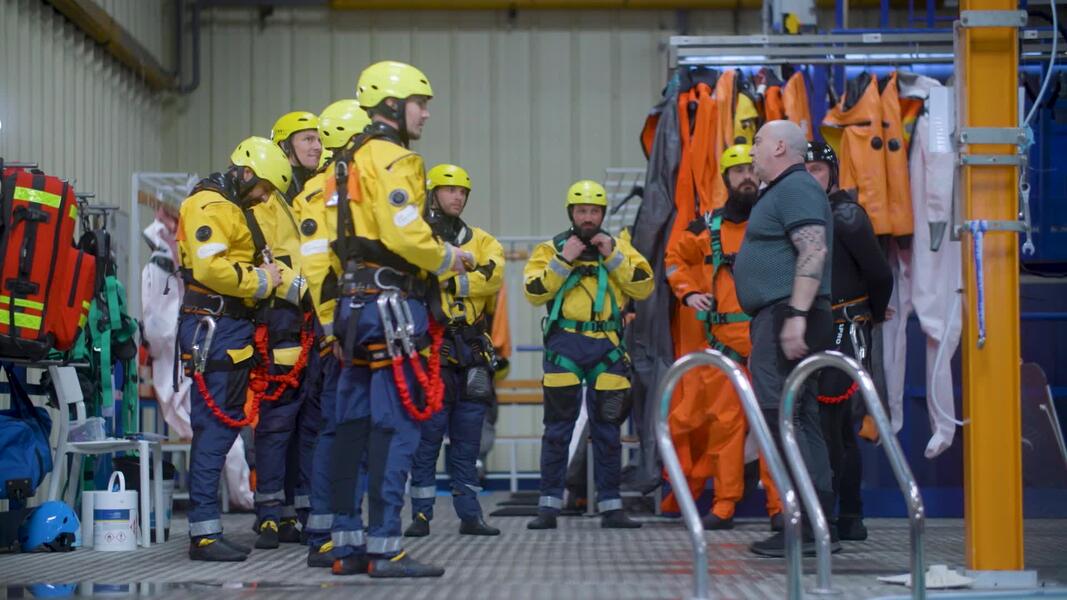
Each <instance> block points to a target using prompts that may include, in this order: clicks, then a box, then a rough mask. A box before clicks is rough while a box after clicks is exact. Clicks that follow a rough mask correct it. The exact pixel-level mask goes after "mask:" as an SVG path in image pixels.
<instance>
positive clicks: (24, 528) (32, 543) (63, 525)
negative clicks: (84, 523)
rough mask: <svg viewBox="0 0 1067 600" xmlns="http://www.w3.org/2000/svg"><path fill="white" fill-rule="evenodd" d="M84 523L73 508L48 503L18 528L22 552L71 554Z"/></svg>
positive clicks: (61, 504)
mask: <svg viewBox="0 0 1067 600" xmlns="http://www.w3.org/2000/svg"><path fill="white" fill-rule="evenodd" d="M80 529H81V523H80V522H79V521H78V515H76V514H74V509H72V508H71V507H69V506H67V505H66V504H65V503H63V502H60V501H58V500H52V501H49V502H45V503H44V504H42V505H40V506H38V507H37V508H35V509H34V510H33V512H32V513H30V516H29V517H27V518H26V520H25V521H23V522H22V525H21V526H20V527H19V545H20V546H21V547H22V551H23V552H49V551H51V552H69V551H70V550H73V549H74V545H75V544H76V543H77V542H78V541H80V540H79V539H78V537H79V535H80V533H79V530H80Z"/></svg>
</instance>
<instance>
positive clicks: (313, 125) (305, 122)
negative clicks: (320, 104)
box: [270, 110, 319, 146]
mask: <svg viewBox="0 0 1067 600" xmlns="http://www.w3.org/2000/svg"><path fill="white" fill-rule="evenodd" d="M318 128H319V118H318V117H316V116H315V113H309V112H307V111H304V110H297V111H293V112H290V113H285V114H284V115H282V116H280V117H278V120H277V121H275V122H274V127H271V128H270V141H272V142H274V143H275V144H278V145H279V146H281V144H282V142H284V141H286V140H288V139H289V136H291V135H293V134H294V133H296V132H298V131H304V130H305V129H318Z"/></svg>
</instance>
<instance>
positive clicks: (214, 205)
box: [177, 137, 293, 561]
mask: <svg viewBox="0 0 1067 600" xmlns="http://www.w3.org/2000/svg"><path fill="white" fill-rule="evenodd" d="M230 162H231V166H230V167H229V169H227V170H226V171H225V172H222V173H215V174H213V175H211V176H210V177H208V178H206V179H204V180H202V181H201V182H200V183H199V184H197V186H196V187H195V188H193V193H192V195H190V196H189V197H188V198H186V200H185V201H184V202H183V203H182V206H181V211H180V218H179V223H178V235H177V238H178V254H179V258H180V261H181V274H182V279H183V280H184V281H185V284H186V285H185V295H184V297H183V298H182V308H181V318H180V321H179V339H180V344H181V350H182V358H183V360H190V359H192V358H199V360H197V361H195V363H194V364H191V367H192V369H193V370H194V371H197V372H199V373H200V374H202V376H203V379H202V380H201V381H198V385H194V386H193V391H192V398H191V408H192V412H191V416H192V425H193V445H192V452H191V455H190V469H189V472H190V476H191V480H190V483H189V501H190V505H191V506H190V509H189V536H190V537H191V538H192V542H191V544H190V547H189V558H191V559H192V560H205V561H243V560H244V559H245V558H246V557H247V556H248V553H249V549H248V548H245V547H241V546H239V545H237V544H235V543H232V542H230V541H228V540H227V539H226V538H224V537H222V521H221V519H220V516H219V504H218V491H219V474H220V473H221V471H222V466H223V463H224V462H225V460H226V454H227V452H229V450H230V447H231V446H233V442H234V440H235V439H236V438H237V434H238V433H239V431H240V428H241V427H242V426H243V425H244V424H245V423H247V422H249V421H250V420H251V419H250V418H249V417H246V416H245V415H244V405H245V395H246V393H247V392H248V381H249V374H250V372H251V368H252V361H253V354H254V350H253V347H252V336H253V332H254V329H255V325H254V323H253V319H254V317H255V312H256V307H257V305H258V304H259V303H261V302H262V301H263V300H265V299H267V298H268V297H270V295H271V294H272V293H274V292H275V290H276V289H277V288H278V287H279V286H280V285H281V284H282V274H281V271H280V269H279V267H278V264H277V263H275V262H270V261H268V260H265V258H264V256H263V252H264V250H265V242H264V240H263V237H262V235H259V234H257V231H258V230H259V226H258V225H257V223H256V219H255V216H254V215H253V213H252V206H254V205H256V204H260V203H262V202H265V201H267V200H269V199H270V197H271V195H272V194H275V193H277V192H278V190H284V189H287V188H288V187H289V185H290V184H291V183H292V178H293V174H292V169H291V168H290V166H289V161H288V160H287V159H286V157H285V154H283V153H282V151H281V150H279V149H278V147H277V146H275V145H273V144H271V142H270V140H268V139H266V138H260V137H252V138H248V139H247V140H245V141H243V142H241V143H240V145H238V146H237V148H236V149H235V150H234V151H233V154H232V155H231V156H230ZM203 317H210V318H212V319H214V320H215V323H216V327H215V332H214V336H211V339H209V336H208V328H206V327H201V326H200V325H201V319H202V318H203ZM205 345H206V346H207V347H206V348H205V347H204V346H205ZM194 347H198V348H200V352H201V355H200V356H198V357H194V356H193V349H194ZM198 378H199V376H198ZM201 384H202V385H203V387H201ZM205 391H206V394H205V393H204V392H205Z"/></svg>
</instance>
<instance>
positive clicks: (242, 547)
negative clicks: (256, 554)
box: [218, 536, 252, 554]
mask: <svg viewBox="0 0 1067 600" xmlns="http://www.w3.org/2000/svg"><path fill="white" fill-rule="evenodd" d="M218 540H219V543H221V544H224V545H226V546H229V547H230V548H233V549H234V550H236V551H238V552H240V553H241V554H251V553H252V549H251V548H249V547H248V546H245V545H244V544H238V543H237V542H235V541H233V540H231V539H230V538H228V537H226V536H223V537H220V538H218Z"/></svg>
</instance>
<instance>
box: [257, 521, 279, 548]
mask: <svg viewBox="0 0 1067 600" xmlns="http://www.w3.org/2000/svg"><path fill="white" fill-rule="evenodd" d="M280 545H281V541H280V540H279V539H278V523H277V522H276V521H274V520H273V519H268V520H266V521H263V523H262V524H260V526H259V537H258V538H256V548H259V549H260V550H274V549H276V548H277V547H278V546H280Z"/></svg>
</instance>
